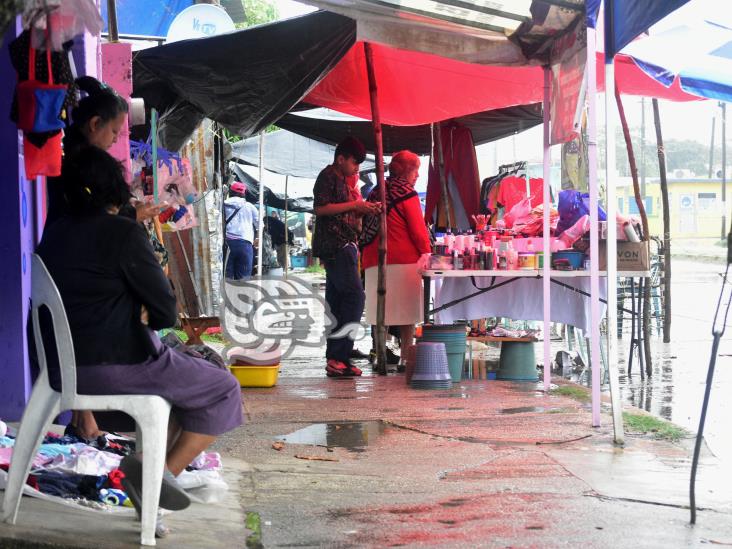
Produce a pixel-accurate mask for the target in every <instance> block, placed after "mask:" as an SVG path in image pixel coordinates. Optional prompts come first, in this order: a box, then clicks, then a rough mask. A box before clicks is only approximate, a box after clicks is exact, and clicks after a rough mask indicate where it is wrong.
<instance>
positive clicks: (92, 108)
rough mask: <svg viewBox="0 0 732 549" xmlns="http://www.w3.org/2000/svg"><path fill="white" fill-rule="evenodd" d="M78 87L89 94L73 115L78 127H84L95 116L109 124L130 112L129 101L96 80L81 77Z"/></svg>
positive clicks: (78, 80) (80, 102)
mask: <svg viewBox="0 0 732 549" xmlns="http://www.w3.org/2000/svg"><path fill="white" fill-rule="evenodd" d="M76 85H77V86H79V88H80V89H81V91H83V92H86V94H87V95H86V97H83V98H82V99H81V100H80V101H79V104H78V105H77V106H76V107H75V108H74V110H73V111H72V113H71V118H72V119H73V121H74V124H75V125H76V126H83V125H84V124H86V123H87V122H89V120H91V119H92V118H94V117H95V116H98V117H99V118H101V119H102V121H103V122H109V121H110V120H114V119H115V118H117V117H118V116H119V115H120V114H122V113H126V112H127V111H128V107H127V101H125V100H124V98H123V97H122V96H120V95H119V94H118V93H117V92H116V91H114V90H113V89H112V88H110V87H109V86H107V85H106V84H102V83H101V82H100V81H99V80H97V79H96V78H93V77H91V76H81V77H79V78H77V79H76Z"/></svg>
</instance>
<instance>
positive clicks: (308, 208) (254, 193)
mask: <svg viewBox="0 0 732 549" xmlns="http://www.w3.org/2000/svg"><path fill="white" fill-rule="evenodd" d="M229 169H230V170H231V171H232V173H233V174H234V176H235V177H236V179H237V180H239V181H241V182H242V183H244V185H246V186H247V200H248V201H249V202H251V203H252V204H254V205H258V204H259V181H257V180H256V179H255V178H254V177H252V176H251V175H249V174H248V173H247V172H245V171H244V169H243V168H242V167H241V166H239V165H238V164H237V163H236V162H229ZM264 205H265V206H269V207H270V208H277V209H278V210H284V209H285V195H283V194H282V193H276V192H274V191H273V190H272V189H270V188H269V187H267V186H265V187H264ZM286 209H287V211H289V212H304V213H313V199H312V197H301V198H290V197H288V198H287V208H286Z"/></svg>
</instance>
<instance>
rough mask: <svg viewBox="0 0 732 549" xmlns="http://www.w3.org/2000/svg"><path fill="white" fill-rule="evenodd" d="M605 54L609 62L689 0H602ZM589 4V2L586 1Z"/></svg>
mask: <svg viewBox="0 0 732 549" xmlns="http://www.w3.org/2000/svg"><path fill="white" fill-rule="evenodd" d="M604 1H605V53H606V60H607V62H609V60H611V59H612V58H613V56H614V55H615V54H616V53H618V52H619V51H620V50H622V49H623V48H624V47H625V46H627V45H628V44H630V42H631V41H632V40H634V39H635V37H636V36H638V35H640V34H641V33H643V32H645V31H646V30H648V28H649V27H650V26H651V25H653V24H654V23H656V22H657V21H660V20H661V19H663V18H664V17H666V16H667V15H668V14H669V13H671V12H672V11H675V10H677V9H678V8H680V7H681V6H683V5H684V4H686V3H687V2H688V1H689V0H604ZM589 3H592V1H591V2H588V4H589Z"/></svg>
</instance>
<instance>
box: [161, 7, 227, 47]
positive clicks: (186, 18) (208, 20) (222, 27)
mask: <svg viewBox="0 0 732 549" xmlns="http://www.w3.org/2000/svg"><path fill="white" fill-rule="evenodd" d="M233 30H236V27H235V26H234V21H232V20H231V17H229V14H228V13H226V11H225V10H224V9H222V8H220V7H218V6H214V5H213V4H194V5H193V6H189V7H187V8H186V9H184V10H183V11H182V12H180V13H179V14H178V15H176V16H175V19H173V22H172V23H171V24H170V28H169V29H168V35H167V37H166V38H165V42H166V43H168V44H169V43H171V42H178V41H179V40H187V39H189V38H206V37H208V36H215V35H217V34H224V33H226V32H231V31H233Z"/></svg>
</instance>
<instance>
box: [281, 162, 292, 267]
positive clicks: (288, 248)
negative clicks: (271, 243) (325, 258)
mask: <svg viewBox="0 0 732 549" xmlns="http://www.w3.org/2000/svg"><path fill="white" fill-rule="evenodd" d="M289 182H290V176H289V175H286V176H285V264H284V265H282V268H283V269H284V274H285V280H287V269H288V266H289V263H290V246H289V244H288V242H289V241H290V240H289V232H290V231H289V230H288V229H287V184H288V183H289Z"/></svg>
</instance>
